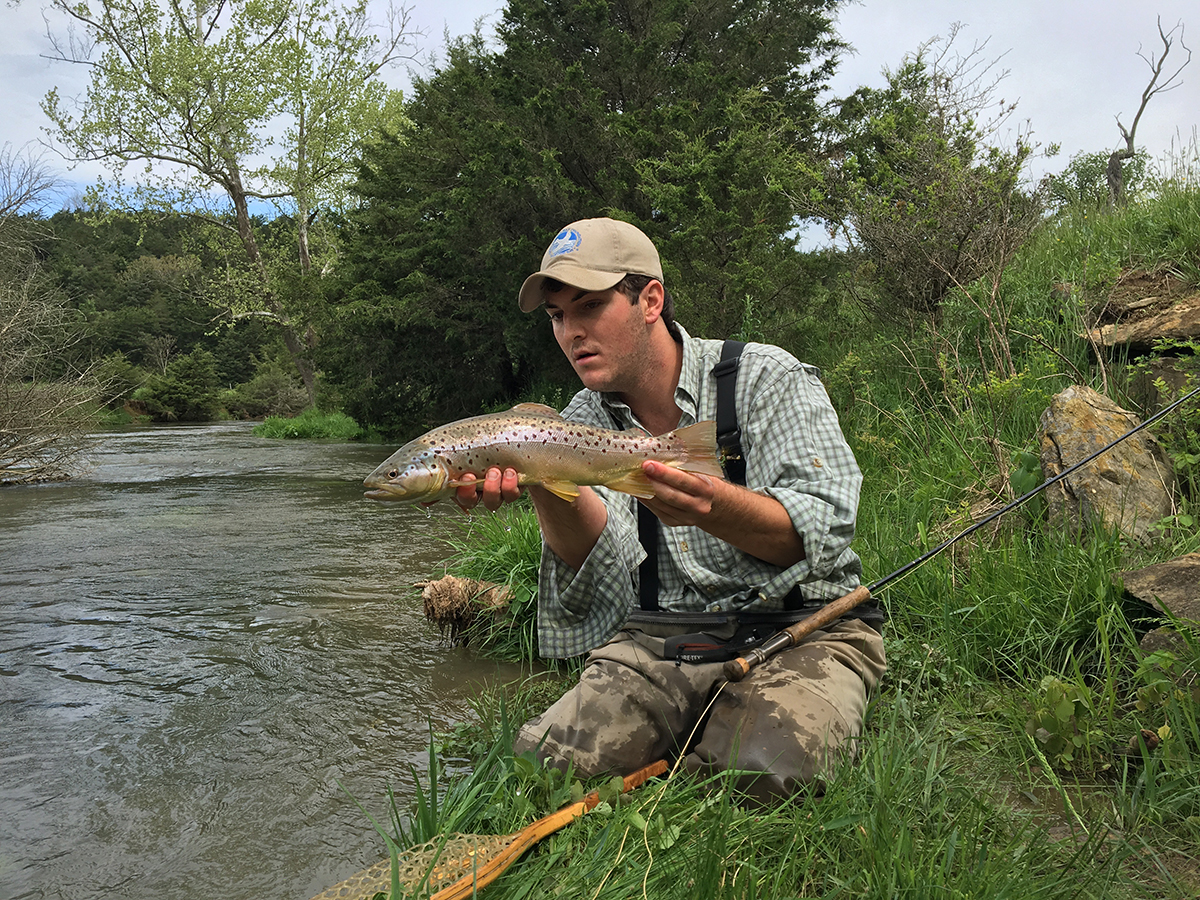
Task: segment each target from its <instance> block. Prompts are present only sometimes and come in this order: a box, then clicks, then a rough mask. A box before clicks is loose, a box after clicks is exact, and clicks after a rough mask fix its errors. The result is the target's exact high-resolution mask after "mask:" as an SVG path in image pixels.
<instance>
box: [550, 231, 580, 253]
mask: <svg viewBox="0 0 1200 900" xmlns="http://www.w3.org/2000/svg"><path fill="white" fill-rule="evenodd" d="M579 240H580V238H579V232H578V231H576V230H575V229H574V228H564V229H563V230H562V231H560V232H559V233H558V235H557V236H556V237H555V238H554V241H553V242H552V243H551V244H550V249H549V250H547V251H546V255H547V256H548V257H550V258H554V257H555V256H562V255H563V254H564V253H570V252H571V251H572V250H577V249H579Z"/></svg>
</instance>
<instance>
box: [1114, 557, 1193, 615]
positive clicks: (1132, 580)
mask: <svg viewBox="0 0 1200 900" xmlns="http://www.w3.org/2000/svg"><path fill="white" fill-rule="evenodd" d="M1121 580H1122V581H1123V582H1124V584H1125V592H1126V593H1127V594H1130V595H1131V596H1133V597H1136V598H1137V599H1139V600H1141V601H1142V602H1143V603H1147V604H1149V605H1150V606H1153V607H1154V608H1155V609H1157V610H1159V611H1160V612H1167V611H1169V612H1170V613H1171V615H1173V616H1175V617H1176V618H1179V619H1184V620H1186V621H1188V622H1194V623H1195V624H1196V625H1197V626H1200V553H1188V554H1187V555H1185V556H1180V557H1178V558H1177V559H1172V560H1170V561H1168V562H1164V563H1158V564H1156V565H1153V566H1146V567H1145V568H1144V569H1136V570H1134V571H1131V572H1122V573H1121Z"/></svg>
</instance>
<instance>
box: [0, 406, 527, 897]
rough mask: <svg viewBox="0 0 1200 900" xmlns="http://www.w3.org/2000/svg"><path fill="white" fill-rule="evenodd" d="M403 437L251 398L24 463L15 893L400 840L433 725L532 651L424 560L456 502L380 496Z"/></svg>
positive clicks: (256, 888)
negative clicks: (471, 645) (288, 437)
mask: <svg viewBox="0 0 1200 900" xmlns="http://www.w3.org/2000/svg"><path fill="white" fill-rule="evenodd" d="M388 452H390V448H386V447H379V446H367V445H357V444H343V443H321V442H296V441H285V442H281V441H273V440H268V439H265V438H259V437H256V436H254V434H253V433H252V432H251V427H250V426H249V425H247V424H244V423H231V424H218V425H211V426H180V427H160V428H138V429H131V430H127V431H121V432H116V433H112V434H107V435H105V436H104V437H103V439H102V440H101V441H100V443H99V445H98V446H97V448H96V450H95V452H94V453H93V454H92V462H93V466H92V468H91V470H90V471H89V472H88V473H87V474H86V475H84V476H82V477H79V478H77V479H73V480H71V481H68V482H63V483H59V484H47V485H36V486H29V487H8V488H3V489H0V612H2V616H0V898H5V900H7V898H14V900H15V898H21V900H25V898H37V900H49V898H63V900H66V898H70V900H92V898H97V900H99V898H105V900H142V898H156V900H163V898H166V900H175V898H193V897H194V898H217V897H219V898H222V900H263V898H280V900H307V898H309V897H311V896H312V895H314V894H316V893H317V892H319V891H320V890H322V889H324V888H326V887H328V886H329V885H331V884H333V883H334V882H336V881H338V880H340V879H341V878H344V877H346V876H347V875H349V874H351V873H352V872H354V871H357V870H358V869H361V868H363V867H365V866H367V865H369V864H371V863H373V862H375V861H376V860H377V859H380V858H382V856H383V855H384V850H383V843H382V840H381V839H380V838H379V837H378V836H377V835H376V834H375V833H374V830H373V828H372V826H371V823H370V821H369V820H368V818H367V816H366V815H365V814H364V813H363V811H362V810H360V809H359V807H358V805H357V803H361V804H362V805H363V806H364V807H365V808H366V809H367V810H368V811H369V812H370V813H371V814H372V815H374V816H375V817H376V818H378V819H379V820H380V821H386V816H387V790H388V787H389V786H391V787H393V788H394V789H395V790H396V792H397V795H398V797H399V799H400V801H401V808H405V800H406V799H407V798H408V797H409V796H411V792H412V787H411V785H412V775H411V772H410V767H416V768H417V770H418V771H421V772H423V771H424V769H425V766H426V760H427V749H426V748H427V745H428V740H429V728H430V725H431V724H432V726H433V727H434V728H435V729H437V728H444V727H446V726H448V725H450V724H453V723H454V722H457V721H463V720H464V719H467V718H469V717H470V716H471V715H472V710H471V706H470V698H471V697H472V696H473V695H474V694H476V693H478V690H479V688H480V686H481V684H483V683H484V682H492V681H499V680H505V679H511V678H513V677H516V675H517V674H518V672H517V670H515V668H513V667H503V666H497V665H493V664H490V663H486V662H482V661H480V660H478V659H476V658H473V657H472V656H471V655H470V654H469V653H467V652H466V651H463V650H459V649H455V648H452V647H450V646H448V644H447V643H446V642H445V641H443V640H442V639H441V638H440V636H439V635H438V634H437V632H436V630H435V629H433V628H432V627H431V626H430V625H429V624H428V623H427V622H426V621H425V619H424V616H423V615H422V613H421V608H420V607H421V603H420V597H419V592H418V591H417V590H415V589H414V588H413V587H412V585H413V583H414V582H418V581H421V580H423V579H425V578H429V577H437V576H438V575H440V574H441V573H442V562H443V560H444V559H445V558H446V556H447V553H448V551H447V548H446V546H445V545H444V543H442V539H443V538H444V537H446V536H449V535H451V534H458V533H460V532H459V530H458V528H457V526H456V523H455V522H454V521H453V520H454V519H455V518H459V517H460V514H459V513H457V511H456V510H454V509H452V508H451V505H450V504H442V505H441V507H440V508H435V510H434V511H432V512H426V511H424V510H421V509H418V508H413V507H409V506H400V505H395V504H392V505H385V504H379V503H374V502H372V501H368V500H364V499H362V479H363V477H364V476H365V475H366V473H367V472H369V471H370V470H371V469H373V468H374V467H375V466H376V465H377V464H378V463H379V462H380V461H381V460H382V459H383V458H384V457H385V456H386V455H387V453H388Z"/></svg>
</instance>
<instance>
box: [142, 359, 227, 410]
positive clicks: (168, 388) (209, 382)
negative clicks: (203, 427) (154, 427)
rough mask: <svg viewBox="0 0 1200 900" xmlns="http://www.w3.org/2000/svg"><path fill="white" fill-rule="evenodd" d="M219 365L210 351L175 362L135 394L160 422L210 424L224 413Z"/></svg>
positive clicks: (145, 383)
mask: <svg viewBox="0 0 1200 900" xmlns="http://www.w3.org/2000/svg"><path fill="white" fill-rule="evenodd" d="M219 385H220V383H219V381H218V378H217V364H216V360H215V359H214V358H213V355H212V354H211V353H209V352H208V351H207V350H199V349H198V350H193V351H192V352H191V353H189V354H187V355H186V356H179V357H176V358H175V359H173V360H172V361H171V362H170V364H169V365H168V366H167V371H166V373H165V374H163V375H151V376H150V377H149V378H147V379H146V381H145V382H144V383H143V384H142V386H141V387H139V388H138V389H137V390H136V391H134V392H133V399H134V400H137V401H138V402H140V403H141V404H143V405H144V406H145V408H146V411H147V412H148V413H149V414H150V416H151V418H153V419H154V420H155V421H156V422H177V421H178V422H210V421H212V420H213V419H216V418H218V417H219V415H220V412H221V403H220V390H219Z"/></svg>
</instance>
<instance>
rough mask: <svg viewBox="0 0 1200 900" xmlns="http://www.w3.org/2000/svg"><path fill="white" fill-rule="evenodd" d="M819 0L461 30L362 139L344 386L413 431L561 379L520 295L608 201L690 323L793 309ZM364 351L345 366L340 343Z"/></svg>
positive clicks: (539, 16) (532, 3)
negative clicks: (651, 251)
mask: <svg viewBox="0 0 1200 900" xmlns="http://www.w3.org/2000/svg"><path fill="white" fill-rule="evenodd" d="M834 6H835V4H834V3H833V2H828V0H773V2H767V0H754V2H749V3H743V4H735V5H730V4H727V3H721V2H717V0H672V2H668V3H651V2H647V0H612V2H605V3H600V4H594V3H584V2H578V0H575V2H567V3H556V2H548V0H519V2H513V3H510V4H509V5H508V6H507V7H506V9H505V11H504V15H503V20H502V22H501V25H500V26H499V28H498V41H499V44H498V47H497V49H495V50H492V49H489V48H488V47H487V46H486V45H485V43H484V41H483V39H482V37H481V36H479V35H476V36H474V37H473V38H466V39H461V40H458V41H456V42H454V43H453V44H452V45H451V47H450V48H449V50H448V60H447V63H446V64H445V66H444V67H443V68H441V69H440V70H438V71H436V72H435V74H434V75H433V76H432V77H431V78H429V79H427V80H418V82H417V83H416V85H415V89H414V95H413V98H412V99H411V100H410V102H409V103H408V105H407V106H406V110H405V111H406V114H407V116H408V118H409V119H410V120H411V123H412V124H411V126H410V127H408V128H406V129H405V130H403V131H402V132H401V133H399V134H395V135H391V136H387V137H385V138H384V139H382V140H381V141H380V142H379V143H377V144H375V145H373V146H371V147H369V148H367V150H366V152H365V155H364V164H363V169H362V173H361V177H360V181H359V185H358V191H359V193H360V196H361V197H362V201H363V202H362V207H361V209H359V210H357V211H355V212H354V213H353V214H352V215H351V216H350V217H349V226H350V230H349V234H348V244H347V247H346V258H347V266H346V268H345V272H344V274H345V276H346V280H345V290H344V294H343V296H340V297H339V298H338V302H337V303H336V304H333V305H331V306H330V307H329V310H330V312H331V314H332V318H331V320H330V321H329V322H327V323H323V324H322V331H323V332H324V333H328V334H336V335H337V336H338V341H337V344H338V345H340V347H341V349H340V350H339V349H337V348H336V347H335V348H333V352H334V353H338V354H339V356H338V357H337V358H336V359H334V358H330V357H323V359H324V361H325V365H326V368H327V369H330V370H333V369H336V370H338V371H339V373H340V374H339V377H338V382H337V387H338V389H339V391H340V392H341V393H342V394H343V396H344V397H345V398H346V401H347V404H348V407H349V408H351V409H352V411H353V414H354V415H356V416H358V417H360V418H363V419H364V420H367V421H372V422H376V423H378V424H379V425H380V427H381V428H382V429H383V430H385V431H386V432H388V433H399V434H405V433H408V434H411V433H414V432H418V431H420V430H422V429H423V428H424V427H427V426H428V425H430V424H434V423H437V422H439V421H446V420H447V419H451V418H456V417H457V416H459V415H462V414H464V413H466V412H473V411H475V410H478V409H479V408H481V407H484V406H488V405H491V404H493V403H495V402H497V401H498V400H500V399H501V398H507V397H512V396H516V395H518V394H521V393H524V392H526V391H527V390H528V389H529V388H530V387H531V386H532V385H534V384H535V383H538V382H541V381H547V380H549V381H556V380H557V381H565V380H566V378H567V377H568V370H567V369H566V367H565V364H564V361H563V360H562V359H561V354H560V353H559V352H558V351H557V350H556V349H555V348H554V345H553V344H552V342H551V341H550V336H549V333H548V329H547V328H545V325H544V323H543V322H541V320H540V318H539V317H538V316H536V315H535V316H533V317H529V316H525V315H523V314H521V313H520V312H519V311H518V310H517V307H516V303H515V298H516V294H517V290H518V288H519V286H520V283H521V280H522V279H523V278H524V276H525V275H526V274H528V272H530V271H532V269H533V267H534V266H536V264H537V260H538V259H539V258H540V256H541V254H542V252H543V250H544V249H545V247H546V245H547V244H548V243H549V240H550V238H551V237H552V236H553V235H554V234H555V233H556V232H557V231H558V230H559V229H560V228H561V227H562V226H563V225H564V224H566V223H568V222H570V221H572V220H575V219H579V218H585V217H589V216H595V215H606V214H611V215H615V216H618V217H620V218H624V219H627V220H629V221H632V222H634V223H635V224H637V225H639V226H640V227H642V228H643V229H644V230H645V231H646V232H647V233H648V234H649V235H650V237H651V238H652V239H654V240H655V241H656V242H657V243H658V246H659V250H660V252H661V255H662V257H663V260H664V266H665V269H666V271H665V275H666V282H667V286H668V288H669V289H670V290H671V291H672V293H673V294H674V295H675V297H676V301H677V307H678V312H679V317H680V320H681V321H683V322H684V323H685V325H687V326H688V327H689V328H692V329H693V330H694V331H696V332H697V333H706V334H709V335H710V336H714V337H716V336H724V335H725V334H731V333H734V332H736V331H738V330H739V329H740V327H741V321H740V320H741V313H742V311H743V310H744V309H745V308H746V303H747V298H751V301H750V302H752V303H753V304H756V305H757V306H758V307H759V308H760V309H762V310H766V311H768V312H774V311H781V314H784V313H783V311H787V310H790V309H792V308H794V307H798V306H800V305H801V298H802V294H801V291H802V289H803V285H804V281H805V280H804V278H803V277H802V274H803V269H802V267H801V266H800V264H799V257H798V255H797V254H796V253H795V252H794V240H795V238H794V231H795V213H794V210H793V208H792V206H791V204H790V202H789V200H788V197H789V195H790V194H791V193H794V188H791V185H792V183H793V182H794V181H795V180H796V179H797V178H799V177H800V176H801V168H800V167H799V166H798V165H797V164H796V160H797V158H798V155H799V154H800V153H802V152H804V150H805V147H806V145H809V144H811V143H812V139H811V133H812V129H813V128H814V127H815V125H816V106H815V96H816V92H817V91H818V90H819V89H820V88H821V86H822V85H823V84H824V82H825V81H826V80H827V79H828V77H829V74H830V71H831V65H832V59H833V54H834V53H835V52H836V51H837V50H838V48H839V45H838V43H837V41H836V39H835V38H834V37H833V33H832V27H831V23H830V20H829V14H830V12H831V11H832V9H833V8H834ZM347 348H353V349H352V351H350V352H352V354H353V357H352V358H347V357H346V356H342V355H341V354H344V353H346V352H347Z"/></svg>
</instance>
